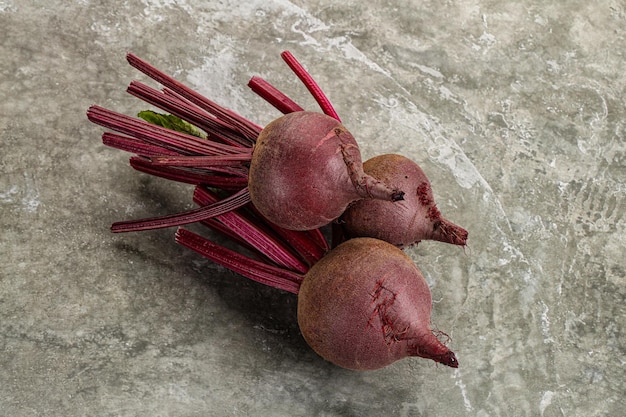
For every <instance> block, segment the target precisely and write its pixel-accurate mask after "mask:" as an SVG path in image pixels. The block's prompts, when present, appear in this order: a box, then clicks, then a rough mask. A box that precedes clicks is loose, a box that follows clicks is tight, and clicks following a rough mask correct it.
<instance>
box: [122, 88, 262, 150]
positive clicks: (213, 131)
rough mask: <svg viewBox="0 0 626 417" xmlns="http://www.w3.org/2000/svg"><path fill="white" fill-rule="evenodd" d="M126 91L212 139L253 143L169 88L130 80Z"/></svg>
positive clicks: (236, 144) (234, 144)
mask: <svg viewBox="0 0 626 417" xmlns="http://www.w3.org/2000/svg"><path fill="white" fill-rule="evenodd" d="M126 91H127V92H128V93H130V94H131V95H133V96H135V97H137V98H139V99H141V100H143V101H145V102H146V103H149V104H152V105H154V106H156V107H159V108H160V109H162V110H165V111H167V112H169V113H171V114H173V115H175V116H177V117H180V118H181V119H183V120H185V121H187V122H189V123H191V124H192V125H194V126H197V127H199V128H200V129H202V130H204V131H205V132H207V133H208V134H209V135H210V136H212V137H213V139H218V140H220V141H222V142H224V143H226V144H228V145H231V146H236V147H246V148H248V147H250V146H251V144H252V143H253V142H252V141H250V139H249V138H248V137H247V136H244V135H243V134H241V133H240V132H239V131H238V128H237V126H234V125H232V124H229V123H228V122H226V121H223V120H220V119H218V118H217V117H216V116H215V115H213V114H211V113H209V112H207V111H206V110H205V109H203V108H201V107H199V106H197V105H196V104H194V103H192V102H191V101H189V100H187V99H186V98H184V97H183V96H181V95H180V94H178V93H176V92H175V91H173V90H171V89H168V88H164V89H163V91H160V90H157V89H155V88H152V87H150V86H148V85H146V84H143V83H141V82H139V81H132V82H131V83H130V85H129V86H128V88H127V90H126Z"/></svg>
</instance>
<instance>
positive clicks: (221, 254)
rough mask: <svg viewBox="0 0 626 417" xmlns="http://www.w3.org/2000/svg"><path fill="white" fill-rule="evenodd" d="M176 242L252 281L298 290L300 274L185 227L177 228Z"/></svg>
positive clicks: (286, 289) (292, 290) (295, 291)
mask: <svg viewBox="0 0 626 417" xmlns="http://www.w3.org/2000/svg"><path fill="white" fill-rule="evenodd" d="M176 242H177V243H179V244H180V245H183V246H185V247H186V248H189V249H191V250H193V251H195V252H197V253H199V254H200V255H202V256H204V257H205V258H208V259H210V260H212V261H213V262H215V263H218V264H220V265H222V266H224V267H226V268H228V269H230V270H231V271H233V272H236V273H238V274H241V275H243V276H244V277H246V278H249V279H251V280H253V281H257V282H260V283H262V284H265V285H268V286H270V287H274V288H279V289H281V290H285V291H289V292H291V293H294V294H297V293H298V291H299V290H300V283H301V282H302V275H300V274H298V273H296V272H292V271H289V270H286V269H284V268H279V267H275V266H272V265H268V264H266V263H263V262H260V261H256V260H254V259H251V258H249V257H247V256H244V255H242V254H240V253H238V252H235V251H233V250H231V249H227V248H225V247H223V246H221V245H218V244H216V243H213V242H211V241H209V240H207V239H205V238H203V237H202V236H200V235H197V234H195V233H192V232H190V231H188V230H186V229H182V228H180V229H178V231H177V232H176Z"/></svg>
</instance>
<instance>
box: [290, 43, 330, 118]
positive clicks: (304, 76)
mask: <svg viewBox="0 0 626 417" xmlns="http://www.w3.org/2000/svg"><path fill="white" fill-rule="evenodd" d="M280 56H281V57H282V58H283V60H284V61H285V63H287V65H288V66H289V68H291V70H292V71H293V72H294V74H296V76H297V77H298V78H299V79H300V81H302V83H303V84H304V85H305V87H306V88H307V89H308V90H309V92H310V93H311V95H312V96H313V98H315V101H317V104H319V106H320V107H321V109H322V111H323V112H324V114H326V115H327V116H330V117H332V118H334V119H336V120H337V121H339V122H341V119H340V118H339V115H338V114H337V112H336V111H335V109H334V108H333V105H332V104H331V103H330V100H329V99H328V97H327V96H326V94H324V91H322V89H321V87H320V86H319V85H318V84H317V82H315V80H314V79H313V77H312V76H311V74H309V73H308V72H307V70H305V69H304V67H303V66H302V64H300V62H298V60H297V59H296V57H294V56H293V55H292V54H291V52H289V51H284V52H283V53H281V54H280Z"/></svg>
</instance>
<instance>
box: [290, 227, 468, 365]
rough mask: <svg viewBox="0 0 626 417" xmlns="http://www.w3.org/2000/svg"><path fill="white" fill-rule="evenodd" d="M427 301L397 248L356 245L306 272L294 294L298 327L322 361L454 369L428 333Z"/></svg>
mask: <svg viewBox="0 0 626 417" xmlns="http://www.w3.org/2000/svg"><path fill="white" fill-rule="evenodd" d="M431 309H432V300H431V294H430V290H429V288H428V285H427V284H426V281H425V280H424V277H423V276H422V274H421V273H420V271H419V270H418V269H417V267H416V266H415V265H414V264H413V262H412V261H411V259H410V258H409V257H408V256H407V255H405V254H404V253H403V252H402V251H401V250H400V249H398V248H396V247H395V246H393V245H391V244H389V243H386V242H383V241H381V240H377V239H371V238H356V239H351V240H349V241H347V242H344V243H342V244H341V245H339V246H337V247H336V248H335V249H333V250H332V251H331V252H329V253H328V254H327V255H326V256H325V257H324V258H322V259H321V260H320V261H319V262H318V263H316V264H315V265H313V267H312V268H311V269H310V270H309V272H307V274H306V275H305V277H304V280H303V281H302V284H301V286H300V292H299V294H298V324H299V326H300V330H301V331H302V335H303V336H304V338H305V340H306V341H307V343H308V344H309V345H310V346H311V347H312V348H313V350H315V352H317V353H318V354H319V355H320V356H322V357H323V358H325V359H326V360H328V361H330V362H332V363H334V364H336V365H339V366H342V367H344V368H349V369H355V370H368V369H378V368H382V367H384V366H387V365H389V364H391V363H392V362H395V361H397V360H399V359H402V358H405V357H408V356H421V357H423V358H428V359H432V360H434V361H437V362H441V363H443V364H444V365H448V366H451V367H453V368H456V367H458V362H457V360H456V357H455V355H454V353H453V352H452V351H450V349H448V348H447V347H445V346H444V345H443V344H442V343H441V342H440V341H439V340H438V339H437V338H436V337H435V336H434V334H433V332H432V330H431V329H430V314H431Z"/></svg>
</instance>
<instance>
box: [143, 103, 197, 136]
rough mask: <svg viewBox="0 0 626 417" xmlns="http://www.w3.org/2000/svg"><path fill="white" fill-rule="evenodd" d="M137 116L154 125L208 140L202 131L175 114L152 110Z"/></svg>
mask: <svg viewBox="0 0 626 417" xmlns="http://www.w3.org/2000/svg"><path fill="white" fill-rule="evenodd" d="M137 116H138V117H140V118H142V119H143V120H145V121H146V122H148V123H152V124H153V125H157V126H161V127H165V128H167V129H171V130H175V131H176V132H181V133H187V134H189V135H193V136H197V137H199V138H202V139H206V135H205V134H204V133H203V132H202V131H201V130H200V129H198V128H197V127H195V126H194V125H192V124H191V123H189V122H186V121H184V120H183V119H181V118H180V117H177V116H174V115H173V114H162V113H157V112H154V111H152V110H144V111H141V112H139V113H138V114H137Z"/></svg>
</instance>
